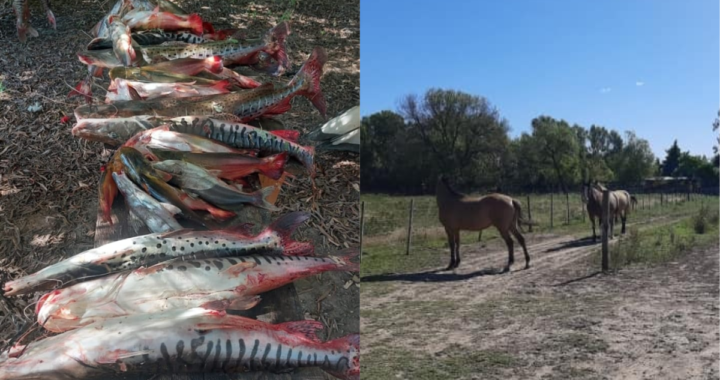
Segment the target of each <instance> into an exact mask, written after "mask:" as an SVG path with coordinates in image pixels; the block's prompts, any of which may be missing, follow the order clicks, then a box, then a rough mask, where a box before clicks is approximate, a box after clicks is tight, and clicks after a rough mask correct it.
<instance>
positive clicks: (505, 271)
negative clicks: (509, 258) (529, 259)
mask: <svg viewBox="0 0 720 380" xmlns="http://www.w3.org/2000/svg"><path fill="white" fill-rule="evenodd" d="M500 273H510V267H505V268H503V270H502V272H500Z"/></svg>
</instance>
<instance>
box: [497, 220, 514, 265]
mask: <svg viewBox="0 0 720 380" xmlns="http://www.w3.org/2000/svg"><path fill="white" fill-rule="evenodd" d="M498 231H500V236H502V238H503V240H505V244H507V247H508V263H507V266H506V267H505V268H504V269H503V273H507V272H510V267H511V266H512V265H513V263H514V262H515V255H514V253H513V241H512V238H511V237H510V234H509V233H508V231H507V230H500V229H498Z"/></svg>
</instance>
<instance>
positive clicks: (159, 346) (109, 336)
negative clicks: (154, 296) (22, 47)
mask: <svg viewBox="0 0 720 380" xmlns="http://www.w3.org/2000/svg"><path fill="white" fill-rule="evenodd" d="M323 327H324V326H323V324H322V323H321V322H318V321H309V320H305V321H298V322H285V323H278V324H270V323H267V322H261V321H258V320H255V319H249V318H244V317H240V316H236V315H231V314H227V313H226V312H225V311H223V310H212V309H205V308H193V309H186V310H183V309H173V310H169V311H166V312H161V313H151V314H138V315H132V316H124V317H118V318H111V319H106V320H103V321H99V322H95V323H92V324H89V325H87V326H85V327H82V328H79V329H76V330H71V331H67V332H65V333H62V334H60V335H56V336H52V337H48V338H45V339H42V340H39V341H36V342H32V343H30V344H28V345H27V346H26V347H22V348H17V349H16V350H15V351H16V352H15V354H14V355H12V357H8V358H6V359H5V360H4V362H3V363H2V366H1V367H0V380H10V379H14V380H30V379H35V380H37V379H90V378H97V377H98V376H103V375H106V374H107V373H117V372H123V373H127V374H133V373H143V372H144V373H155V374H156V373H158V371H163V370H167V371H171V372H173V373H174V372H212V371H223V372H245V371H248V370H250V371H253V370H262V369H274V370H287V369H292V368H298V367H319V368H321V369H322V370H324V371H325V372H328V373H329V374H331V375H333V376H335V377H337V378H339V379H343V380H358V379H359V378H360V335H359V334H351V335H347V336H344V337H342V338H338V339H334V340H331V341H328V342H322V341H321V340H320V338H319V337H318V335H317V332H318V331H321V330H322V329H323ZM19 350H23V353H22V355H18V354H17V352H18V351H19Z"/></svg>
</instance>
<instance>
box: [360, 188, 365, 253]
mask: <svg viewBox="0 0 720 380" xmlns="http://www.w3.org/2000/svg"><path fill="white" fill-rule="evenodd" d="M363 235H365V201H361V202H360V261H362V251H363V250H362V241H363Z"/></svg>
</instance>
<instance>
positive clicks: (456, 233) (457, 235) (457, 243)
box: [453, 230, 460, 268]
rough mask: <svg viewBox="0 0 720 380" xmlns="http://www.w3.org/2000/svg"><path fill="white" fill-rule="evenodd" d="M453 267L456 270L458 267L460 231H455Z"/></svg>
mask: <svg viewBox="0 0 720 380" xmlns="http://www.w3.org/2000/svg"><path fill="white" fill-rule="evenodd" d="M454 239H455V266H454V267H453V268H457V267H459V266H460V230H457V231H455V236H454Z"/></svg>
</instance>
